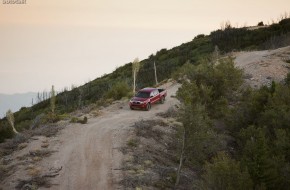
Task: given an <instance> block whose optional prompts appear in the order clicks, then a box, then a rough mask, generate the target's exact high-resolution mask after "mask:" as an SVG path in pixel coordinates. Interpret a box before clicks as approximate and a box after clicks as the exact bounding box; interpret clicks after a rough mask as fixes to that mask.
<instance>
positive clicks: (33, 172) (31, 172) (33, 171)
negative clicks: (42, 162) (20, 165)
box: [27, 166, 41, 177]
mask: <svg viewBox="0 0 290 190" xmlns="http://www.w3.org/2000/svg"><path fill="white" fill-rule="evenodd" d="M27 173H28V175H29V176H31V177H36V176H39V175H40V173H41V168H40V167H35V166H34V167H32V168H29V169H28V170H27Z"/></svg>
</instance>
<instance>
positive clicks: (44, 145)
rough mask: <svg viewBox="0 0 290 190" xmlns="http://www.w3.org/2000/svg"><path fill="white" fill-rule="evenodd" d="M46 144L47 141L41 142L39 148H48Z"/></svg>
mask: <svg viewBox="0 0 290 190" xmlns="http://www.w3.org/2000/svg"><path fill="white" fill-rule="evenodd" d="M48 146H49V143H43V144H41V148H48Z"/></svg>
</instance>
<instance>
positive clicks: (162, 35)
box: [0, 0, 290, 94]
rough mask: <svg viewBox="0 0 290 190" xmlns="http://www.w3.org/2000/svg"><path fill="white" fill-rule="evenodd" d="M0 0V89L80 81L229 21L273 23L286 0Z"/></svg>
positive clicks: (46, 87) (15, 90) (288, 4)
mask: <svg viewBox="0 0 290 190" xmlns="http://www.w3.org/2000/svg"><path fill="white" fill-rule="evenodd" d="M4 1H7V0H0V93H8V94H12V93H22V92H29V91H33V92H41V91H43V90H47V91H49V89H50V88H51V85H54V86H55V88H56V89H57V90H60V89H62V88H64V87H70V86H71V85H72V84H74V85H81V84H84V83H85V82H88V81H89V80H93V79H95V78H97V77H100V76H101V75H103V74H104V73H110V72H112V71H113V70H115V69H116V68H117V67H118V66H122V65H124V64H125V63H128V62H131V61H133V60H134V58H136V57H139V59H140V60H142V59H145V58H147V57H148V56H149V55H150V54H152V53H153V54H155V53H156V51H158V50H160V49H162V48H167V49H170V48H172V47H174V46H178V45H180V44H182V43H185V42H188V41H191V40H192V39H193V38H194V37H195V36H196V35H198V34H209V33H210V32H211V31H213V30H216V29H219V28H220V26H221V23H222V22H224V21H228V20H229V21H230V22H231V23H232V25H234V26H237V25H238V26H244V25H247V26H251V25H257V23H258V22H259V21H264V23H265V24H267V23H268V22H269V23H271V22H272V20H274V21H276V20H277V19H278V17H279V16H280V15H281V14H283V13H285V12H287V13H289V11H290V10H289V8H290V1H289V0H243V1H233V0H200V1H195V0H86V1H84V0H61V1H60V0H26V4H19V5H13V4H3V2H4Z"/></svg>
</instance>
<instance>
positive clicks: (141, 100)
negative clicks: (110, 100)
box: [131, 97, 148, 102]
mask: <svg viewBox="0 0 290 190" xmlns="http://www.w3.org/2000/svg"><path fill="white" fill-rule="evenodd" d="M131 100H132V101H134V102H138V101H140V102H144V101H146V100H148V98H138V97H133V98H132V99H131Z"/></svg>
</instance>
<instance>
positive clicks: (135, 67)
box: [132, 58, 140, 94]
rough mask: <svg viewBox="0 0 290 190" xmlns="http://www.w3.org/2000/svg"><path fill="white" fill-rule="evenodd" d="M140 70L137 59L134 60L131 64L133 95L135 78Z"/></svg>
mask: <svg viewBox="0 0 290 190" xmlns="http://www.w3.org/2000/svg"><path fill="white" fill-rule="evenodd" d="M139 69H140V62H139V59H138V58H135V59H134V61H133V63H132V72H133V93H134V94H135V91H136V78H137V74H138V72H139Z"/></svg>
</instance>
